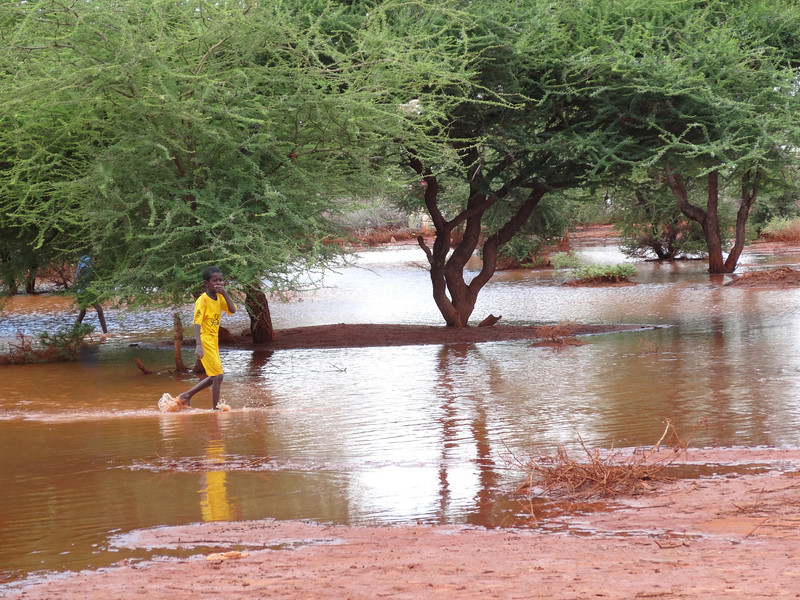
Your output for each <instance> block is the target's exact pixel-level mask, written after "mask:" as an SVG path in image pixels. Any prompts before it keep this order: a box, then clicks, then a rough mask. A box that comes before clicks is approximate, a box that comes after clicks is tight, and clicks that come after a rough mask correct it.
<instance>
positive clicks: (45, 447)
mask: <svg viewBox="0 0 800 600" xmlns="http://www.w3.org/2000/svg"><path fill="white" fill-rule="evenodd" d="M579 254H580V255H581V256H582V258H584V259H585V260H589V261H594V262H605V263H614V262H619V261H621V260H623V257H622V255H621V254H619V251H618V250H617V248H616V247H614V246H611V245H609V246H595V247H591V246H586V247H583V248H580V249H579ZM421 259H423V257H422V256H421V251H420V250H419V249H417V248H413V247H408V248H394V249H385V250H374V251H367V252H364V253H362V255H361V258H360V260H359V263H358V264H359V265H360V268H348V269H343V270H342V271H340V272H339V273H335V274H332V275H331V276H329V277H327V278H326V279H325V283H326V286H327V287H325V288H324V289H320V290H318V291H316V292H310V293H305V294H302V295H299V296H297V297H295V298H293V299H292V300H290V301H289V302H286V303H274V304H273V305H272V311H273V319H274V322H275V326H276V327H278V328H284V327H297V326H302V325H319V324H328V323H340V322H352V323H356V322H375V323H409V324H411V323H421V324H440V322H441V318H440V317H439V315H438V313H437V312H436V309H435V306H434V305H433V301H432V299H431V298H430V283H429V281H428V278H427V273H426V271H425V270H424V269H423V268H422V265H421ZM797 261H798V258H797V256H796V255H783V256H773V255H761V254H757V253H753V252H746V253H745V255H744V256H743V260H742V266H741V270H742V271H746V270H750V269H759V268H765V267H768V266H771V265H776V264H788V265H790V266H795V267H796V262H797ZM638 266H639V269H640V273H639V275H638V276H637V277H636V278H635V281H637V283H638V285H636V286H633V287H621V288H573V287H562V286H560V285H559V283H560V280H559V277H558V276H554V274H553V273H552V272H544V271H543V272H527V271H509V272H504V273H499V274H498V275H497V276H496V277H495V278H494V280H493V281H492V282H491V283H490V284H489V286H488V287H487V288H486V289H485V291H484V292H483V293H482V294H481V297H480V299H479V305H478V307H477V308H476V310H475V316H476V317H477V318H483V316H485V315H487V314H489V313H490V312H491V313H494V314H502V315H503V322H505V323H514V324H529V323H537V324H539V323H557V322H560V321H568V320H572V321H577V322H581V323H614V322H626V323H642V324H652V325H660V326H662V327H661V328H658V329H649V330H644V331H633V332H625V333H616V334H604V335H598V336H592V337H588V338H586V339H585V341H587V342H589V343H588V344H587V345H584V346H580V347H570V348H568V349H565V350H563V351H560V352H557V351H554V350H552V349H549V348H534V347H531V345H530V343H529V342H525V341H514V342H497V343H486V344H479V345H460V344H456V345H449V346H406V347H387V348H352V349H324V350H286V351H276V352H274V353H263V352H249V351H229V352H225V353H224V355H223V364H224V366H225V368H226V371H227V375H226V378H225V383H224V385H223V397H224V398H225V399H226V400H227V401H228V402H229V403H230V404H231V405H232V406H233V408H234V410H233V411H232V412H229V413H211V412H210V411H204V410H195V411H192V412H189V413H180V414H160V413H158V411H157V410H156V402H157V400H158V398H159V397H160V395H161V394H162V393H163V392H170V393H172V394H176V393H178V392H180V391H182V390H184V389H186V388H187V387H189V385H191V383H192V381H193V380H192V379H191V378H190V377H186V378H184V379H183V380H181V379H179V378H176V376H174V375H171V374H169V373H168V372H166V371H165V372H162V373H161V374H158V375H151V376H144V375H142V374H140V373H139V371H138V370H137V369H136V367H135V365H134V363H133V359H134V358H140V359H141V360H143V361H144V362H145V364H147V365H148V366H149V367H151V368H156V369H168V368H169V367H170V363H171V360H172V356H171V352H168V351H161V350H153V349H145V348H143V347H142V346H139V345H138V344H141V343H143V342H146V341H149V340H153V339H157V338H160V337H163V336H166V335H168V334H169V331H170V330H171V326H172V316H171V313H170V312H169V311H153V312H148V313H141V314H128V313H124V312H121V311H115V310H108V311H107V319H108V321H109V329H110V333H109V335H108V337H107V338H106V339H105V341H104V342H103V343H102V344H101V345H100V346H99V347H97V348H94V349H89V350H87V351H86V352H84V353H83V354H82V355H81V359H80V360H79V361H78V362H75V363H62V364H50V365H25V366H4V367H0V373H2V375H3V387H2V391H0V452H2V454H1V455H2V456H3V460H2V461H0V480H1V481H2V482H3V483H2V488H1V489H0V582H2V581H5V582H6V583H7V582H9V581H11V582H13V581H17V580H20V579H21V578H24V577H27V576H31V575H36V574H40V573H48V572H53V571H61V570H76V569H81V568H86V567H98V566H103V565H107V564H111V563H113V562H115V561H118V560H121V559H124V558H131V557H130V556H128V555H126V554H125V552H124V550H122V549H121V548H119V547H118V546H117V545H115V539H117V537H118V536H123V535H124V534H125V533H127V532H130V531H134V530H136V529H139V528H144V527H153V526H159V525H174V524H183V523H191V522H198V521H214V520H240V519H259V518H265V517H273V518H278V519H310V520H314V521H318V522H330V523H342V524H378V523H381V524H385V523H416V522H425V523H473V524H477V525H484V526H488V527H495V526H502V525H506V524H517V525H519V524H520V523H522V522H524V515H523V516H522V517H520V516H519V513H520V507H519V505H518V504H517V503H516V502H515V501H514V500H513V499H512V498H511V497H510V494H509V491H510V490H511V489H513V488H514V487H515V486H516V483H517V482H519V480H520V479H521V478H522V477H523V474H522V473H521V471H519V470H518V469H517V468H515V467H514V460H515V459H523V460H524V459H525V458H527V457H530V456H535V455H537V454H541V453H551V452H553V451H554V450H555V449H556V448H557V447H558V446H559V445H566V446H567V447H569V448H572V449H577V447H578V443H577V440H578V436H580V437H581V438H582V439H583V441H584V442H585V443H586V444H587V446H589V447H595V446H601V447H609V446H611V445H613V446H615V447H633V446H639V445H647V444H651V443H653V442H654V441H656V440H657V439H658V438H659V436H660V435H661V432H662V430H663V428H664V422H665V420H667V419H668V420H670V421H671V422H672V423H673V424H674V426H675V427H676V429H677V430H678V431H679V432H681V433H683V434H685V435H689V434H691V433H692V431H693V432H694V433H693V438H692V445H696V446H778V447H787V446H792V447H794V446H796V445H797V444H798V435H797V431H798V427H800V401H798V389H799V388H800V317H799V315H800V310H799V309H800V290H749V289H738V288H725V287H722V286H721V283H722V281H721V280H715V281H712V280H710V278H709V276H708V274H707V273H706V272H705V264H704V263H702V262H682V263H677V264H673V265H658V264H655V263H639V265H638ZM723 279H724V278H723ZM183 313H184V320H185V321H186V322H188V320H189V319H190V318H191V309H190V308H189V307H187V308H186V309H184V311H183ZM73 314H74V312H73V311H72V309H71V307H70V304H69V300H68V299H66V298H64V297H59V296H46V295H42V296H30V297H29V296H20V297H15V298H13V299H12V300H11V301H10V302H9V303H8V304H7V305H6V306H5V307H4V309H3V311H2V312H0V340H6V341H7V340H9V339H12V338H13V336H14V335H15V334H16V332H17V331H22V332H23V333H25V334H28V335H35V334H36V333H38V332H40V331H43V330H53V329H57V328H58V327H60V326H63V325H64V324H68V323H69V322H70V320H71V318H72V315H73ZM95 319H96V316H95V315H94V314H93V313H91V312H90V313H89V316H88V317H87V321H88V322H90V323H95ZM227 324H228V326H230V327H234V328H236V327H242V328H243V327H244V326H245V322H244V320H243V319H242V317H241V316H239V315H237V316H236V318H234V319H231V320H229V321H228V322H227ZM190 357H191V354H190V353H187V355H186V358H187V360H188V359H189V358H190ZM195 404H196V405H197V406H199V407H205V406H207V405H208V404H210V400H209V399H208V398H207V397H204V396H198V397H197V399H196V401H195ZM711 474H713V471H711V472H702V470H700V471H698V472H694V474H692V475H688V476H709V475H711ZM133 558H135V557H133Z"/></svg>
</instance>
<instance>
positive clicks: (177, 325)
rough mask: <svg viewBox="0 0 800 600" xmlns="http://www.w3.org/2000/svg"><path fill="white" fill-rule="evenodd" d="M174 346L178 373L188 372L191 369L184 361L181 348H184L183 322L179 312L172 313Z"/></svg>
mask: <svg viewBox="0 0 800 600" xmlns="http://www.w3.org/2000/svg"><path fill="white" fill-rule="evenodd" d="M172 330H173V336H172V347H173V354H174V356H175V370H176V371H177V372H178V373H187V372H188V371H189V369H187V368H186V365H185V364H184V363H183V356H182V355H181V349H182V348H183V323H181V316H180V314H179V313H175V314H174V315H172Z"/></svg>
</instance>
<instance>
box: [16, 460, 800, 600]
mask: <svg viewBox="0 0 800 600" xmlns="http://www.w3.org/2000/svg"><path fill="white" fill-rule="evenodd" d="M683 460H685V461H690V462H693V463H702V464H709V463H712V464H718V465H726V464H727V465H736V464H738V465H739V467H738V468H739V469H740V470H741V472H742V473H744V474H738V475H726V476H718V477H712V478H705V479H683V480H677V481H674V482H669V483H662V484H658V486H656V487H655V488H654V490H653V491H652V492H651V493H649V494H646V495H644V496H639V497H636V498H618V499H616V500H615V501H613V503H610V504H609V505H608V507H607V508H608V510H595V511H593V512H588V513H584V514H573V515H566V516H561V517H556V518H555V521H551V522H550V523H549V526H548V530H549V531H548V532H546V531H544V530H543V529H539V528H536V527H535V526H534V527H531V528H524V529H495V530H484V529H479V528H471V527H466V526H414V527H339V526H326V525H316V524H310V523H302V522H297V521H273V520H266V521H255V522H238V523H207V524H198V525H190V526H183V527H168V528H158V529H152V530H146V531H141V532H137V533H135V534H133V535H131V536H128V537H127V538H126V541H125V542H124V546H125V547H131V548H155V549H156V550H158V549H159V548H163V549H174V548H176V547H180V548H184V549H189V550H191V549H194V552H195V553H194V554H193V553H192V552H189V554H191V556H188V557H186V558H159V559H155V560H152V561H148V562H141V563H134V564H119V565H116V566H113V567H111V568H108V569H101V570H99V571H84V572H81V573H77V574H71V575H69V576H67V577H64V578H59V579H54V580H51V581H49V582H44V583H39V584H34V585H30V586H28V587H26V588H24V589H22V590H18V591H15V592H12V593H11V595H10V596H9V598H14V599H23V598H24V599H27V600H34V599H53V600H55V599H64V600H67V599H68V600H73V599H78V598H118V599H127V598H131V599H133V598H148V599H151V598H163V599H165V600H166V599H171V600H172V599H176V598H193V599H201V600H202V599H205V598H208V599H212V598H213V599H215V600H216V599H218V598H226V599H231V600H233V599H251V598H252V599H256V598H287V599H289V598H291V599H300V598H337V599H338V598H342V599H344V598H351V599H354V600H355V599H364V600H366V599H374V598H408V599H412V598H413V599H417V598H476V599H477V598H481V599H483V598H526V599H527V598H570V599H572V598H796V597H798V596H800V580H798V575H800V566H798V562H797V551H798V548H800V530H798V525H800V513H798V506H800V478H798V476H800V472H798V470H797V469H798V465H799V464H800V451H799V450H765V449H760V450H707V451H703V450H690V451H689V452H688V453H687V454H686V455H685V457H684V458H683ZM743 463H746V464H747V465H749V466H750V468H748V467H747V466H745V464H743ZM754 464H757V465H760V466H762V467H767V468H766V469H765V470H764V471H762V472H760V473H753V471H754V469H752V465H754ZM771 469H774V470H771ZM748 471H750V473H749V474H748V473H747V472H748ZM554 530H555V531H554ZM559 530H560V531H559ZM209 548H213V550H210V549H209ZM226 551H227V552H230V553H231V555H230V556H231V557H230V558H227V557H226V556H225V554H223V553H224V552H226ZM123 562H125V561H123Z"/></svg>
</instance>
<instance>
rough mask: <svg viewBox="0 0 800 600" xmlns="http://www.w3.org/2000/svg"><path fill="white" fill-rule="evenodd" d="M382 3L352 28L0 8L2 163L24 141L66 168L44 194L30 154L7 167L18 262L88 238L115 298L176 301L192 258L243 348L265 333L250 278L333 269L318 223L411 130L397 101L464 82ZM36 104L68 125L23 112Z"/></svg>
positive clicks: (376, 171)
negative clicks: (23, 235)
mask: <svg viewBox="0 0 800 600" xmlns="http://www.w3.org/2000/svg"><path fill="white" fill-rule="evenodd" d="M396 4H397V6H394V4H393V3H391V2H390V3H387V4H381V5H378V6H377V7H372V10H371V12H370V13H369V14H368V16H367V18H365V17H364V14H363V12H362V11H361V10H360V8H361V7H347V6H340V5H339V4H338V3H335V2H325V1H320V2H310V3H305V4H304V5H303V6H296V7H292V6H288V5H286V4H285V3H281V2H260V3H258V5H248V4H245V3H240V2H233V1H232V2H222V3H219V2H206V1H203V0H198V1H196V2H186V3H183V2H181V3H176V2H173V1H172V0H156V1H147V2H128V3H118V4H114V5H105V4H103V5H98V4H97V3H89V2H87V3H73V4H72V5H69V6H67V7H65V6H63V5H62V4H61V3H58V2H52V1H40V2H38V3H35V6H32V5H31V3H18V4H17V3H15V4H10V5H6V6H5V7H4V9H3V12H1V13H0V15H1V18H2V21H1V22H2V24H3V31H4V32H5V33H4V35H5V36H6V37H7V39H8V40H9V42H10V43H9V45H8V48H9V49H8V54H7V55H6V56H5V57H4V58H5V60H4V63H3V66H4V68H6V69H8V70H9V71H13V72H14V73H15V77H16V80H17V81H16V83H15V88H14V94H13V95H9V96H7V97H4V98H3V108H6V109H7V110H4V111H2V113H4V114H5V115H6V117H4V125H7V128H6V129H5V132H4V135H5V136H6V137H5V140H6V143H7V144H8V147H9V148H10V150H9V151H8V155H14V156H16V157H20V156H22V155H23V154H25V153H26V152H27V150H26V146H25V145H26V144H28V145H35V146H36V147H38V148H45V149H46V150H47V152H48V153H49V154H50V155H51V156H53V157H55V158H54V159H53V163H54V164H57V165H62V164H67V163H68V162H69V161H70V160H72V163H71V164H73V169H72V170H71V171H70V172H69V173H65V174H63V177H59V180H58V182H57V185H55V184H53V182H52V181H49V180H47V178H43V177H42V176H41V173H40V172H39V171H38V170H37V169H39V168H41V165H40V164H39V160H38V158H39V157H38V156H37V155H36V153H35V152H32V151H30V152H28V156H27V157H26V160H22V161H20V160H13V161H9V162H10V166H9V168H8V170H7V171H6V173H5V175H4V182H5V188H4V192H5V193H7V195H4V198H5V200H4V202H5V204H4V207H3V212H4V213H5V214H7V215H10V217H9V218H10V222H11V224H12V225H14V226H16V225H18V224H25V225H33V226H35V227H36V228H37V232H38V237H37V240H36V243H35V244H34V245H33V246H32V247H31V252H34V253H35V252H36V251H37V250H38V249H39V248H41V247H42V246H43V245H44V244H45V241H46V234H47V232H48V231H54V232H56V233H57V234H58V235H57V236H56V237H57V238H58V243H59V248H60V249H61V252H62V253H70V252H71V253H73V254H74V253H75V249H76V248H83V247H84V246H88V247H90V248H91V249H92V251H93V252H94V254H95V255H96V260H97V261H98V262H99V263H101V264H102V269H101V271H100V277H99V278H98V279H96V280H95V284H94V285H95V286H96V287H97V288H98V290H99V291H102V292H103V293H104V294H105V296H106V297H107V298H109V299H112V298H116V299H120V300H121V301H122V302H124V303H125V304H126V305H128V306H130V307H139V306H164V305H167V306H177V305H181V304H182V303H184V302H186V300H187V299H188V298H189V297H190V294H191V292H192V291H193V290H196V289H197V279H198V273H199V271H200V270H201V267H202V266H203V265H205V264H211V263H214V264H219V265H220V266H221V267H222V268H223V270H224V271H225V273H226V274H230V275H231V277H232V278H233V279H234V281H235V282H236V283H237V285H238V286H239V287H240V289H241V290H242V292H243V293H244V295H245V298H246V304H247V307H248V309H249V312H250V314H251V330H252V333H253V339H254V341H269V340H271V339H272V336H273V331H272V327H271V320H270V318H269V312H268V305H267V301H266V294H265V292H264V290H265V287H266V288H267V289H270V290H281V289H287V288H291V287H293V286H297V285H300V284H301V283H300V282H301V281H304V282H307V281H308V279H309V273H312V272H315V271H316V270H318V269H321V268H324V267H325V266H326V265H330V264H331V263H332V262H335V261H337V260H339V259H340V258H341V256H342V251H341V248H340V247H339V246H337V245H335V244H332V243H330V240H329V238H330V237H331V234H332V232H333V231H334V229H333V226H332V224H331V220H330V218H329V217H330V215H331V213H333V212H334V211H336V210H337V206H339V204H337V201H338V200H339V199H340V198H343V197H346V196H347V195H348V194H353V193H354V192H357V193H358V194H359V195H364V192H365V190H367V191H368V192H371V191H372V190H373V189H374V188H377V187H379V185H378V184H376V183H375V182H376V178H378V177H379V176H380V173H381V172H382V171H381V169H380V168H378V167H379V166H380V161H381V159H383V158H384V157H383V156H382V155H381V153H380V152H376V149H379V150H385V147H386V146H387V142H386V141H385V140H392V139H407V138H409V137H411V136H413V132H409V131H406V129H407V128H406V127H405V125H404V121H403V116H402V115H403V113H402V110H401V108H400V104H402V103H403V102H404V101H406V100H408V96H412V97H419V98H422V99H423V102H425V98H427V97H429V95H431V94H436V90H437V89H438V87H439V85H449V86H450V88H449V89H453V87H452V84H454V82H457V81H458V80H459V79H462V78H463V77H464V76H465V75H464V66H459V64H458V53H453V52H450V51H449V48H448V52H447V53H444V52H443V50H442V49H443V48H447V47H449V45H451V44H452V42H451V40H449V39H445V38H442V39H440V40H436V39H435V38H434V37H432V35H431V31H430V30H425V32H424V35H421V36H415V35H410V34H409V33H408V27H409V25H410V24H411V23H412V21H411V19H413V18H414V15H413V6H414V5H413V4H409V3H405V2H398V3H396ZM409 6H410V7H412V8H411V9H409ZM409 11H411V12H409ZM388 12H392V13H393V18H392V22H393V23H394V26H393V27H387V25H386V23H387V22H388V19H386V18H385V15H386V14H387V13H388ZM439 18H440V19H443V17H439ZM400 24H403V27H402V28H400V27H399V25H400ZM431 81H434V82H440V83H439V84H431V83H429V82H431ZM422 88H424V89H422ZM417 91H419V93H418V94H417V93H416V92H417ZM426 94H427V95H426ZM429 106H433V104H432V103H429ZM49 107H58V111H63V112H64V114H68V115H70V119H69V127H65V125H64V123H63V122H61V121H60V120H59V118H58V116H57V115H55V114H53V115H52V116H48V113H47V111H45V114H44V116H40V111H39V109H40V108H49ZM437 114H438V112H437V110H432V111H429V113H428V114H426V115H425V117H423V120H430V119H435V118H436V115H437ZM31 124H33V125H34V127H31ZM30 131H34V135H31V134H30V133H29V132H30ZM65 136H69V137H70V139H73V140H74V142H73V143H74V144H75V145H77V146H79V147H80V149H81V152H80V154H79V155H78V156H77V158H74V159H70V158H69V157H67V152H66V151H65V148H64V146H63V143H62V141H63V138H64V137H65ZM17 139H20V140H23V143H22V144H20V143H16V140H17ZM382 179H385V176H384V177H382ZM43 181H47V182H48V186H47V189H45V190H41V191H36V188H35V186H37V185H41V184H42V182H43Z"/></svg>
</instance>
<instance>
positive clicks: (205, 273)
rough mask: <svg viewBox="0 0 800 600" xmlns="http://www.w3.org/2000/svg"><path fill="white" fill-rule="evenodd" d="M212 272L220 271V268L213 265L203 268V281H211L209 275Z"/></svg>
mask: <svg viewBox="0 0 800 600" xmlns="http://www.w3.org/2000/svg"><path fill="white" fill-rule="evenodd" d="M214 273H222V269H220V268H219V267H215V266H211V267H206V268H205V269H203V281H211V276H212V275H213V274H214Z"/></svg>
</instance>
